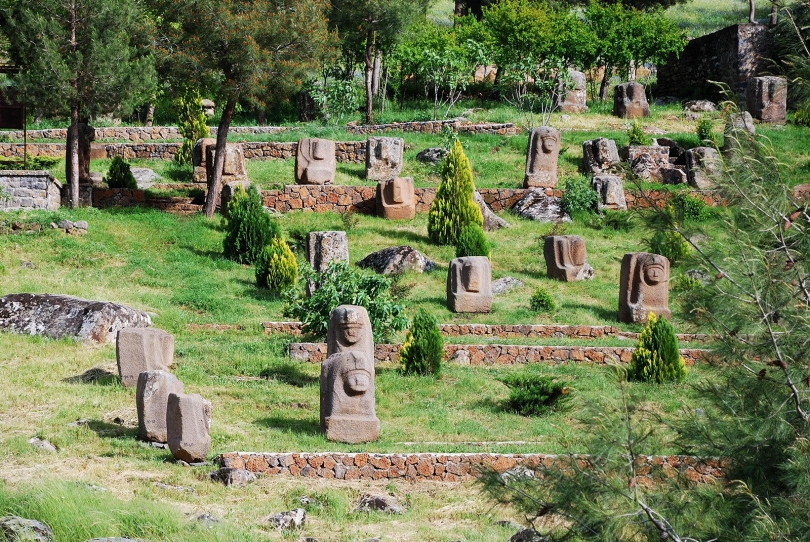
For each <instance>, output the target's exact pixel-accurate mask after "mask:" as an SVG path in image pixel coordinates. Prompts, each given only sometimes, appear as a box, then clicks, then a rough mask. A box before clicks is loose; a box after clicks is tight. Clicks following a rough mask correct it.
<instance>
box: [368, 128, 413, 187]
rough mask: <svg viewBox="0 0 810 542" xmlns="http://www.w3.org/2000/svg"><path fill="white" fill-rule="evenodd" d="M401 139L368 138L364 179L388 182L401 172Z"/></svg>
mask: <svg viewBox="0 0 810 542" xmlns="http://www.w3.org/2000/svg"><path fill="white" fill-rule="evenodd" d="M404 148H405V140H404V139H402V138H401V137H370V138H368V140H367V141H366V179H369V180H372V181H389V180H391V179H393V178H394V177H396V176H397V175H399V173H400V172H401V171H402V151H403V150H404Z"/></svg>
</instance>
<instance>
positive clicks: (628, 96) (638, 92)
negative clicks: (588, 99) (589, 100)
mask: <svg viewBox="0 0 810 542" xmlns="http://www.w3.org/2000/svg"><path fill="white" fill-rule="evenodd" d="M613 114H614V115H615V116H617V117H621V118H624V119H637V118H640V117H649V116H650V105H649V104H648V103H647V94H646V92H645V90H644V85H642V84H640V83H636V82H635V81H629V82H627V83H622V84H620V85H616V86H615V87H613Z"/></svg>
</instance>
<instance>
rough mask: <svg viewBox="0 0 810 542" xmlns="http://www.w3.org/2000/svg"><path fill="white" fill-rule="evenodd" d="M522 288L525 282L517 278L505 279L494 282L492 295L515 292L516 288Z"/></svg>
mask: <svg viewBox="0 0 810 542" xmlns="http://www.w3.org/2000/svg"><path fill="white" fill-rule="evenodd" d="M521 286H523V282H521V281H519V280H518V279H516V278H515V277H503V278H500V279H498V280H493V281H492V294H493V295H498V294H504V293H506V292H508V291H510V290H514V289H515V288H520V287H521Z"/></svg>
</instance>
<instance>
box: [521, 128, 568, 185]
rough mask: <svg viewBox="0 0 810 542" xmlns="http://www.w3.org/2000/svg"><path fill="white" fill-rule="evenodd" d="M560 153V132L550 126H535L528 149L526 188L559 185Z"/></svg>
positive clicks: (530, 135)
mask: <svg viewBox="0 0 810 542" xmlns="http://www.w3.org/2000/svg"><path fill="white" fill-rule="evenodd" d="M559 155H560V132H559V131H557V130H555V129H554V128H552V127H550V126H541V127H540V128H535V129H534V130H532V131H531V133H530V134H529V146H528V148H527V149H526V177H525V179H524V181H523V187H524V188H537V187H546V188H549V187H554V186H557V157H558V156H559Z"/></svg>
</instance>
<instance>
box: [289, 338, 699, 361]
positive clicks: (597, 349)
mask: <svg viewBox="0 0 810 542" xmlns="http://www.w3.org/2000/svg"><path fill="white" fill-rule="evenodd" d="M400 346H402V345H399V344H382V343H381V344H375V345H374V359H375V361H376V362H377V363H399V348H400ZM459 350H466V351H467V353H468V354H469V359H470V364H471V365H517V364H525V363H568V362H573V363H629V362H630V358H631V357H632V355H633V351H634V350H635V348H633V347H627V346H536V345H516V344H509V345H507V344H445V345H444V353H445V355H446V356H447V357H448V358H450V357H451V356H453V354H455V353H456V352H457V351H459ZM288 352H289V355H290V359H294V360H296V361H302V362H308V363H321V362H322V361H323V360H325V359H326V343H290V345H289V347H288ZM680 352H681V356H682V357H683V359H684V361H685V362H686V364H687V365H694V364H695V363H696V362H698V361H701V360H703V359H705V358H706V356H707V355H708V353H709V351H708V350H703V349H699V348H685V349H681V351H680Z"/></svg>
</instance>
